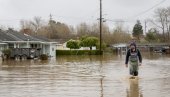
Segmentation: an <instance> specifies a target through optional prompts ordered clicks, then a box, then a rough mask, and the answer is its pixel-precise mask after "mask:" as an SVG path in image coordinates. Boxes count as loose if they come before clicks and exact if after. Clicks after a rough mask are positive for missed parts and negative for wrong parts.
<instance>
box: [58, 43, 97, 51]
mask: <svg viewBox="0 0 170 97" xmlns="http://www.w3.org/2000/svg"><path fill="white" fill-rule="evenodd" d="M66 45H67V42H64V43H60V44H57V50H70V48H67V46H66ZM76 50H90V48H89V47H81V48H80V49H76ZM92 50H96V46H93V47H92Z"/></svg>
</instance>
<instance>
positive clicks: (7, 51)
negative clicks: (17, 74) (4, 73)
mask: <svg viewBox="0 0 170 97" xmlns="http://www.w3.org/2000/svg"><path fill="white" fill-rule="evenodd" d="M2 53H3V55H4V56H5V57H6V58H7V59H9V58H10V55H11V50H10V49H4V50H3V51H2Z"/></svg>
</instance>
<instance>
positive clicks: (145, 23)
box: [144, 21, 147, 35]
mask: <svg viewBox="0 0 170 97" xmlns="http://www.w3.org/2000/svg"><path fill="white" fill-rule="evenodd" d="M146 23H147V22H146V21H145V33H144V34H145V35H146V28H147V24H146Z"/></svg>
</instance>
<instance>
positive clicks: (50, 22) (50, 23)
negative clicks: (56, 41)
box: [48, 14, 53, 39]
mask: <svg viewBox="0 0 170 97" xmlns="http://www.w3.org/2000/svg"><path fill="white" fill-rule="evenodd" d="M52 20H53V18H52V15H51V14H50V21H49V25H50V29H51V31H50V33H49V36H48V38H49V39H50V38H51V34H52V33H53V27H52Z"/></svg>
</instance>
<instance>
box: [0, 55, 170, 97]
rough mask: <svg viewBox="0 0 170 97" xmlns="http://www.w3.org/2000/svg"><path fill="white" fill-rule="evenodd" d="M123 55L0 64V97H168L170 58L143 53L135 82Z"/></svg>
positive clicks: (5, 62)
mask: <svg viewBox="0 0 170 97" xmlns="http://www.w3.org/2000/svg"><path fill="white" fill-rule="evenodd" d="M124 60H125V55H122V56H120V55H109V54H108V55H107V54H105V55H103V56H58V57H57V58H56V59H50V60H48V61H39V60H24V61H14V60H13V61H12V60H11V61H4V62H2V60H1V61H0V97H170V56H167V55H162V54H148V53H147V54H143V64H142V66H141V67H140V70H139V78H138V80H137V79H135V80H129V78H128V77H129V71H128V68H126V67H125V66H124Z"/></svg>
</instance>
